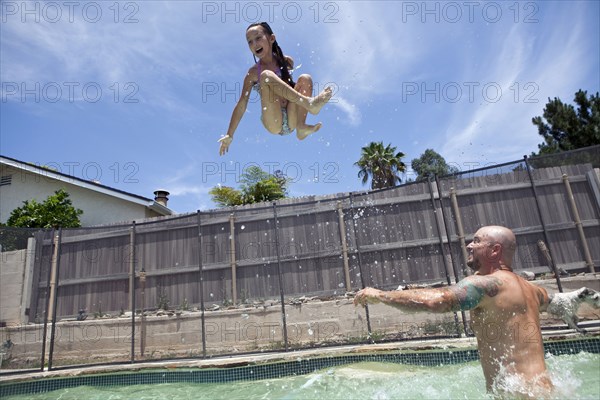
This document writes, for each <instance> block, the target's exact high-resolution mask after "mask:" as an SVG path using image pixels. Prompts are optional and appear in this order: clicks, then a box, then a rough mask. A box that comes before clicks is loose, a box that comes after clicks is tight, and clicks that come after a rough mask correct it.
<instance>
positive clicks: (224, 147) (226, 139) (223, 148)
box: [219, 135, 233, 156]
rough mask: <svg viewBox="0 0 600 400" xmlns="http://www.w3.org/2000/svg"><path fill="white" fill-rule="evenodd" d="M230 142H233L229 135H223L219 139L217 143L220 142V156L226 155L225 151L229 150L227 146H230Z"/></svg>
mask: <svg viewBox="0 0 600 400" xmlns="http://www.w3.org/2000/svg"><path fill="white" fill-rule="evenodd" d="M232 140H233V138H232V137H231V136H229V135H225V136H223V137H222V138H221V139H219V142H221V147H220V148H219V155H220V156H222V155H223V154H225V153H227V151H228V150H229V145H230V144H231V141H232Z"/></svg>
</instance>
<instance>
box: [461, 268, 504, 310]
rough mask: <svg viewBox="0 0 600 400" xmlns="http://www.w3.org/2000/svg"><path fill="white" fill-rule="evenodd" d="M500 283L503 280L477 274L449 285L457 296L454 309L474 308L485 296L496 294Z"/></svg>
mask: <svg viewBox="0 0 600 400" xmlns="http://www.w3.org/2000/svg"><path fill="white" fill-rule="evenodd" d="M500 285H502V281H501V280H500V279H498V278H494V277H484V276H476V277H471V278H468V279H463V280H462V281H460V282H458V283H457V284H456V285H454V286H450V287H449V289H450V291H451V292H452V293H453V294H454V295H455V296H456V304H455V305H454V307H453V310H454V311H458V310H472V309H473V308H475V307H477V306H478V305H479V303H480V302H481V301H482V300H483V298H484V296H486V295H487V296H490V297H494V296H496V295H497V294H498V290H499V286H500Z"/></svg>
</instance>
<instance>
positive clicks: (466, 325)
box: [435, 175, 473, 336]
mask: <svg viewBox="0 0 600 400" xmlns="http://www.w3.org/2000/svg"><path fill="white" fill-rule="evenodd" d="M435 184H436V186H437V188H438V194H439V197H440V209H441V210H442V219H443V221H444V226H445V227H446V237H447V238H448V251H449V252H450V262H451V263H452V272H453V273H454V281H455V282H458V281H459V279H460V277H459V275H458V268H457V267H456V261H455V260H454V253H453V252H452V240H451V237H452V235H451V234H450V224H449V223H448V222H447V221H446V213H445V212H444V192H443V190H442V185H440V180H439V178H438V176H437V175H435ZM460 316H461V319H462V323H463V329H464V330H465V335H468V336H472V335H473V333H472V332H470V331H469V323H468V321H467V316H466V315H465V311H464V310H461V311H460Z"/></svg>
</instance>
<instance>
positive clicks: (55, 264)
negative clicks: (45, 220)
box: [42, 228, 62, 371]
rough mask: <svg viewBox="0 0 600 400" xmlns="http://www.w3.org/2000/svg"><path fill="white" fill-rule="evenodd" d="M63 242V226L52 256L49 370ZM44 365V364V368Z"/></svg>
mask: <svg viewBox="0 0 600 400" xmlns="http://www.w3.org/2000/svg"><path fill="white" fill-rule="evenodd" d="M61 242H62V228H58V234H57V235H56V238H55V246H54V255H53V257H52V271H51V273H50V307H49V312H50V318H48V319H51V320H52V327H51V328H50V351H49V352H48V371H50V370H52V358H53V355H54V339H55V333H56V303H57V302H58V297H57V294H58V280H59V274H60V251H61ZM43 367H44V366H43V365H42V368H43Z"/></svg>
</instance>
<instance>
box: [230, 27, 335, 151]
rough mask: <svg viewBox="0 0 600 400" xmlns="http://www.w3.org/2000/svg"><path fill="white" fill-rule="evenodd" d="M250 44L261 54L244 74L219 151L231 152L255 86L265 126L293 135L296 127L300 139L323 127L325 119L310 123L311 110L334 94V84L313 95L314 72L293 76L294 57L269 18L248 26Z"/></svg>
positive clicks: (274, 132)
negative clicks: (286, 52) (287, 52)
mask: <svg viewBox="0 0 600 400" xmlns="http://www.w3.org/2000/svg"><path fill="white" fill-rule="evenodd" d="M246 40H247V41H248V47H249V48H250V51H251V52H252V55H253V56H254V60H255V61H256V59H257V58H258V61H256V64H254V65H253V66H252V67H250V69H249V70H248V73H247V74H246V77H245V78H244V84H243V87H242V95H241V96H240V99H239V100H238V102H237V105H236V106H235V108H234V109H233V114H232V115H231V121H230V122H229V128H228V129H227V134H226V135H225V136H224V137H222V138H221V139H219V142H220V143H221V147H220V148H219V154H220V155H223V154H225V153H227V151H228V149H229V145H230V144H231V141H232V140H233V134H234V132H235V130H236V129H237V127H238V125H239V123H240V121H241V119H242V117H243V116H244V113H245V112H246V107H247V105H248V99H249V97H250V91H251V90H252V89H254V90H256V91H258V93H259V94H260V102H261V108H262V115H261V121H262V123H263V125H264V126H265V128H266V129H267V130H268V131H269V132H271V133H273V134H276V135H289V134H290V133H292V132H293V131H294V130H296V136H297V137H298V139H299V140H304V139H305V138H306V137H307V136H308V135H310V134H312V133H315V132H316V131H318V130H319V129H320V128H321V123H320V122H319V123H317V124H315V125H307V124H306V115H307V113H309V112H310V113H311V114H318V113H319V111H321V108H322V107H323V106H324V105H325V103H327V102H328V101H329V99H330V98H331V96H332V91H331V88H330V87H327V88H325V90H323V91H322V92H321V93H319V95H318V96H316V97H310V96H311V95H312V90H313V81H312V78H311V77H310V75H306V74H303V75H300V76H299V77H298V82H294V81H293V80H292V76H291V74H290V71H291V70H292V69H293V67H294V60H292V58H291V57H289V56H285V55H284V54H283V52H282V51H281V48H280V47H279V45H278V44H277V40H276V39H275V35H274V34H273V30H271V27H270V26H269V24H267V23H266V22H261V23H257V24H252V25H250V26H249V27H248V29H247V30H246Z"/></svg>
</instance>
